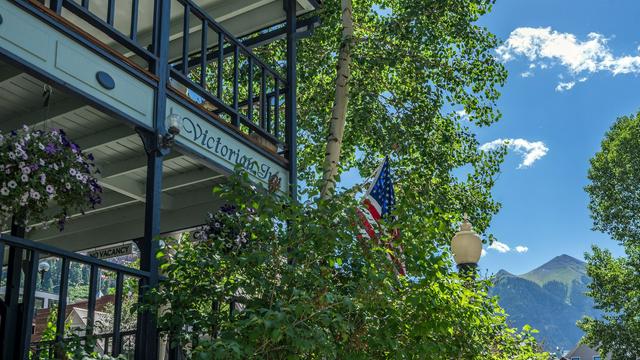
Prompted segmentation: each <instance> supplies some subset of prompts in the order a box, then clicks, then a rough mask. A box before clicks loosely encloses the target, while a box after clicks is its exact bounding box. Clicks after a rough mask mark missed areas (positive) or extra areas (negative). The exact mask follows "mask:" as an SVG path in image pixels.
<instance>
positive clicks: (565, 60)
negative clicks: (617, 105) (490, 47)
mask: <svg viewBox="0 0 640 360" xmlns="http://www.w3.org/2000/svg"><path fill="white" fill-rule="evenodd" d="M608 40H609V39H608V38H606V37H605V36H604V35H602V34H599V33H595V32H592V33H589V34H587V36H586V39H582V40H580V39H578V38H577V37H576V35H574V34H571V33H561V32H558V31H556V30H552V29H551V28H550V27H544V28H542V27H541V28H532V27H521V28H517V29H515V30H513V31H512V32H511V34H510V35H509V38H508V39H507V40H506V41H505V43H504V44H503V45H501V46H500V47H498V48H497V49H496V52H497V53H498V57H499V58H500V59H501V60H502V61H504V62H507V61H511V60H514V59H515V58H516V57H518V56H524V57H526V58H527V59H528V60H529V61H530V62H531V63H532V64H533V63H534V62H538V64H539V67H540V68H541V69H544V68H546V67H547V66H546V65H543V64H542V63H541V62H540V61H543V60H546V61H548V62H551V64H560V65H562V66H564V67H565V68H566V69H567V70H568V71H569V72H570V73H571V74H572V75H573V76H575V75H577V74H579V73H583V72H586V73H595V72H599V71H606V72H609V73H611V74H613V75H618V74H630V73H635V74H637V73H640V54H636V55H622V56H616V55H614V54H613V53H612V51H611V49H610V48H609V47H608V46H607V42H608ZM638 52H640V48H639V49H638ZM530 66H531V65H530ZM573 85H575V84H573ZM573 85H571V86H570V87H573ZM558 86H560V85H558ZM570 87H569V88H570ZM566 90H568V89H566Z"/></svg>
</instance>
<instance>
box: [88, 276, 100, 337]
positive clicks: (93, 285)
mask: <svg viewBox="0 0 640 360" xmlns="http://www.w3.org/2000/svg"><path fill="white" fill-rule="evenodd" d="M99 271H100V270H99V269H98V267H97V266H96V265H91V271H90V272H89V302H88V304H87V335H92V334H93V330H94V329H93V328H94V325H95V316H96V314H95V312H96V297H97V296H98V272H99Z"/></svg>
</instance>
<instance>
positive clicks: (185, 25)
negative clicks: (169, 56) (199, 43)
mask: <svg viewBox="0 0 640 360" xmlns="http://www.w3.org/2000/svg"><path fill="white" fill-rule="evenodd" d="M190 17H191V5H189V3H188V2H187V3H185V5H184V19H183V22H182V73H183V74H185V75H187V73H188V72H189V18H190Z"/></svg>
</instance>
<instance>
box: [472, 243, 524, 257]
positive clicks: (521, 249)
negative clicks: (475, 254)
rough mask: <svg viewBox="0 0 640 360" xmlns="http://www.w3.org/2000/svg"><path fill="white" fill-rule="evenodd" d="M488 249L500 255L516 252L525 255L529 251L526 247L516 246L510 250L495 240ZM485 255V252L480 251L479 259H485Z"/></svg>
mask: <svg viewBox="0 0 640 360" xmlns="http://www.w3.org/2000/svg"><path fill="white" fill-rule="evenodd" d="M488 249H489V250H493V251H497V252H499V253H501V254H506V253H513V252H516V253H518V254H525V253H527V252H528V251H529V248H528V247H526V246H523V245H518V246H516V247H515V248H511V247H510V246H509V245H507V244H505V243H503V242H500V241H497V240H496V241H494V242H493V243H492V244H491V245H489V247H488ZM487 253H488V252H487V250H485V249H482V253H481V254H480V257H485V256H486V255H487Z"/></svg>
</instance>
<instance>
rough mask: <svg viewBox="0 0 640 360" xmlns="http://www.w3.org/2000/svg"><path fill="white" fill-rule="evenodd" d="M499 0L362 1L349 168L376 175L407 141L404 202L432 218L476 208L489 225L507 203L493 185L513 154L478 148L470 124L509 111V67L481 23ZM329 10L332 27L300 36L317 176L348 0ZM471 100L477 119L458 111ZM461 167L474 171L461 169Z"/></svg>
mask: <svg viewBox="0 0 640 360" xmlns="http://www.w3.org/2000/svg"><path fill="white" fill-rule="evenodd" d="M492 3H493V1H489V0H462V1H461V0H438V1H400V0H365V1H356V2H354V4H353V6H354V9H353V18H354V31H355V33H354V35H355V44H354V46H353V47H352V62H353V63H352V65H351V80H350V83H349V87H350V92H349V93H350V96H349V107H348V111H347V120H346V121H347V126H346V130H345V135H344V139H343V147H342V155H341V164H340V167H341V169H342V170H346V169H349V168H351V167H353V166H356V167H357V168H358V169H359V170H360V171H361V174H363V175H364V176H368V175H369V174H371V173H372V171H373V169H374V168H375V166H376V165H377V163H378V159H379V158H381V157H382V156H385V155H388V154H389V153H390V152H391V151H392V149H394V148H397V151H395V152H394V154H393V155H394V159H393V160H394V161H393V168H394V171H395V172H396V175H397V179H398V181H397V184H398V189H397V193H398V198H399V200H400V201H401V202H404V203H406V204H409V205H410V206H411V208H412V211H413V212H414V213H415V215H416V216H422V217H424V218H434V217H435V218H437V217H439V214H442V213H455V214H462V213H464V212H465V211H466V212H468V213H469V214H473V215H474V216H473V220H474V225H475V226H476V228H479V229H481V230H484V229H485V228H486V227H487V226H488V224H489V220H490V218H491V216H492V214H494V213H495V212H497V210H498V208H499V205H498V204H497V203H495V202H494V201H493V200H492V199H491V196H490V189H491V187H492V186H493V181H494V179H493V177H494V175H495V174H496V173H497V171H498V170H499V169H498V167H499V164H500V162H501V159H502V155H503V152H502V151H498V152H496V153H484V152H482V151H480V150H478V142H477V140H476V138H475V135H474V134H473V132H472V131H471V129H470V125H471V124H472V123H473V124H474V125H477V126H486V125H489V124H491V123H493V122H494V121H496V120H497V119H498V118H499V116H500V114H499V112H498V111H497V110H496V109H495V107H494V105H495V101H496V100H497V98H498V96H499V92H498V89H497V88H498V87H499V86H501V85H502V84H503V82H504V81H505V78H506V71H505V69H504V68H503V66H502V65H501V64H500V63H499V62H497V61H496V60H495V58H494V56H493V54H492V52H491V51H492V49H493V48H494V47H495V46H496V45H497V44H498V40H497V39H496V37H495V36H494V35H493V34H491V33H490V32H488V31H487V30H486V29H485V28H483V27H480V26H478V25H475V21H476V20H478V18H479V17H480V16H482V15H484V14H486V13H487V12H488V11H490V9H491V6H492ZM319 15H320V18H321V23H322V26H321V27H320V28H318V29H316V30H315V32H314V34H313V36H312V37H310V38H309V39H305V40H303V41H301V42H300V49H299V54H298V64H299V67H298V75H299V77H298V87H299V91H298V94H299V96H298V104H299V116H298V126H299V128H300V129H301V132H302V133H303V134H304V135H305V136H301V137H299V140H298V141H299V145H300V146H299V149H298V157H299V170H300V175H301V177H303V178H304V179H305V180H306V181H307V182H308V183H309V184H312V183H313V182H314V181H315V180H317V179H318V178H319V177H320V174H319V173H318V171H319V170H320V166H319V165H321V164H322V162H323V159H324V154H325V145H326V136H327V134H328V119H329V118H330V114H331V108H332V106H333V101H334V99H333V96H334V90H335V76H336V75H335V74H336V71H335V67H336V64H337V50H338V49H339V46H340V41H341V26H340V15H341V14H340V1H339V0H327V1H324V2H323V8H322V10H321V11H320V12H319ZM267 55H270V54H267ZM462 109H464V111H465V112H466V114H468V119H469V121H468V122H467V120H461V116H460V115H459V113H456V111H454V110H462ZM356 151H357V153H358V156H356ZM459 168H464V169H465V171H464V174H465V175H464V176H461V177H457V176H455V175H454V174H453V171H454V170H456V169H459ZM462 180H464V181H462ZM435 225H436V226H438V225H440V224H435Z"/></svg>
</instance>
